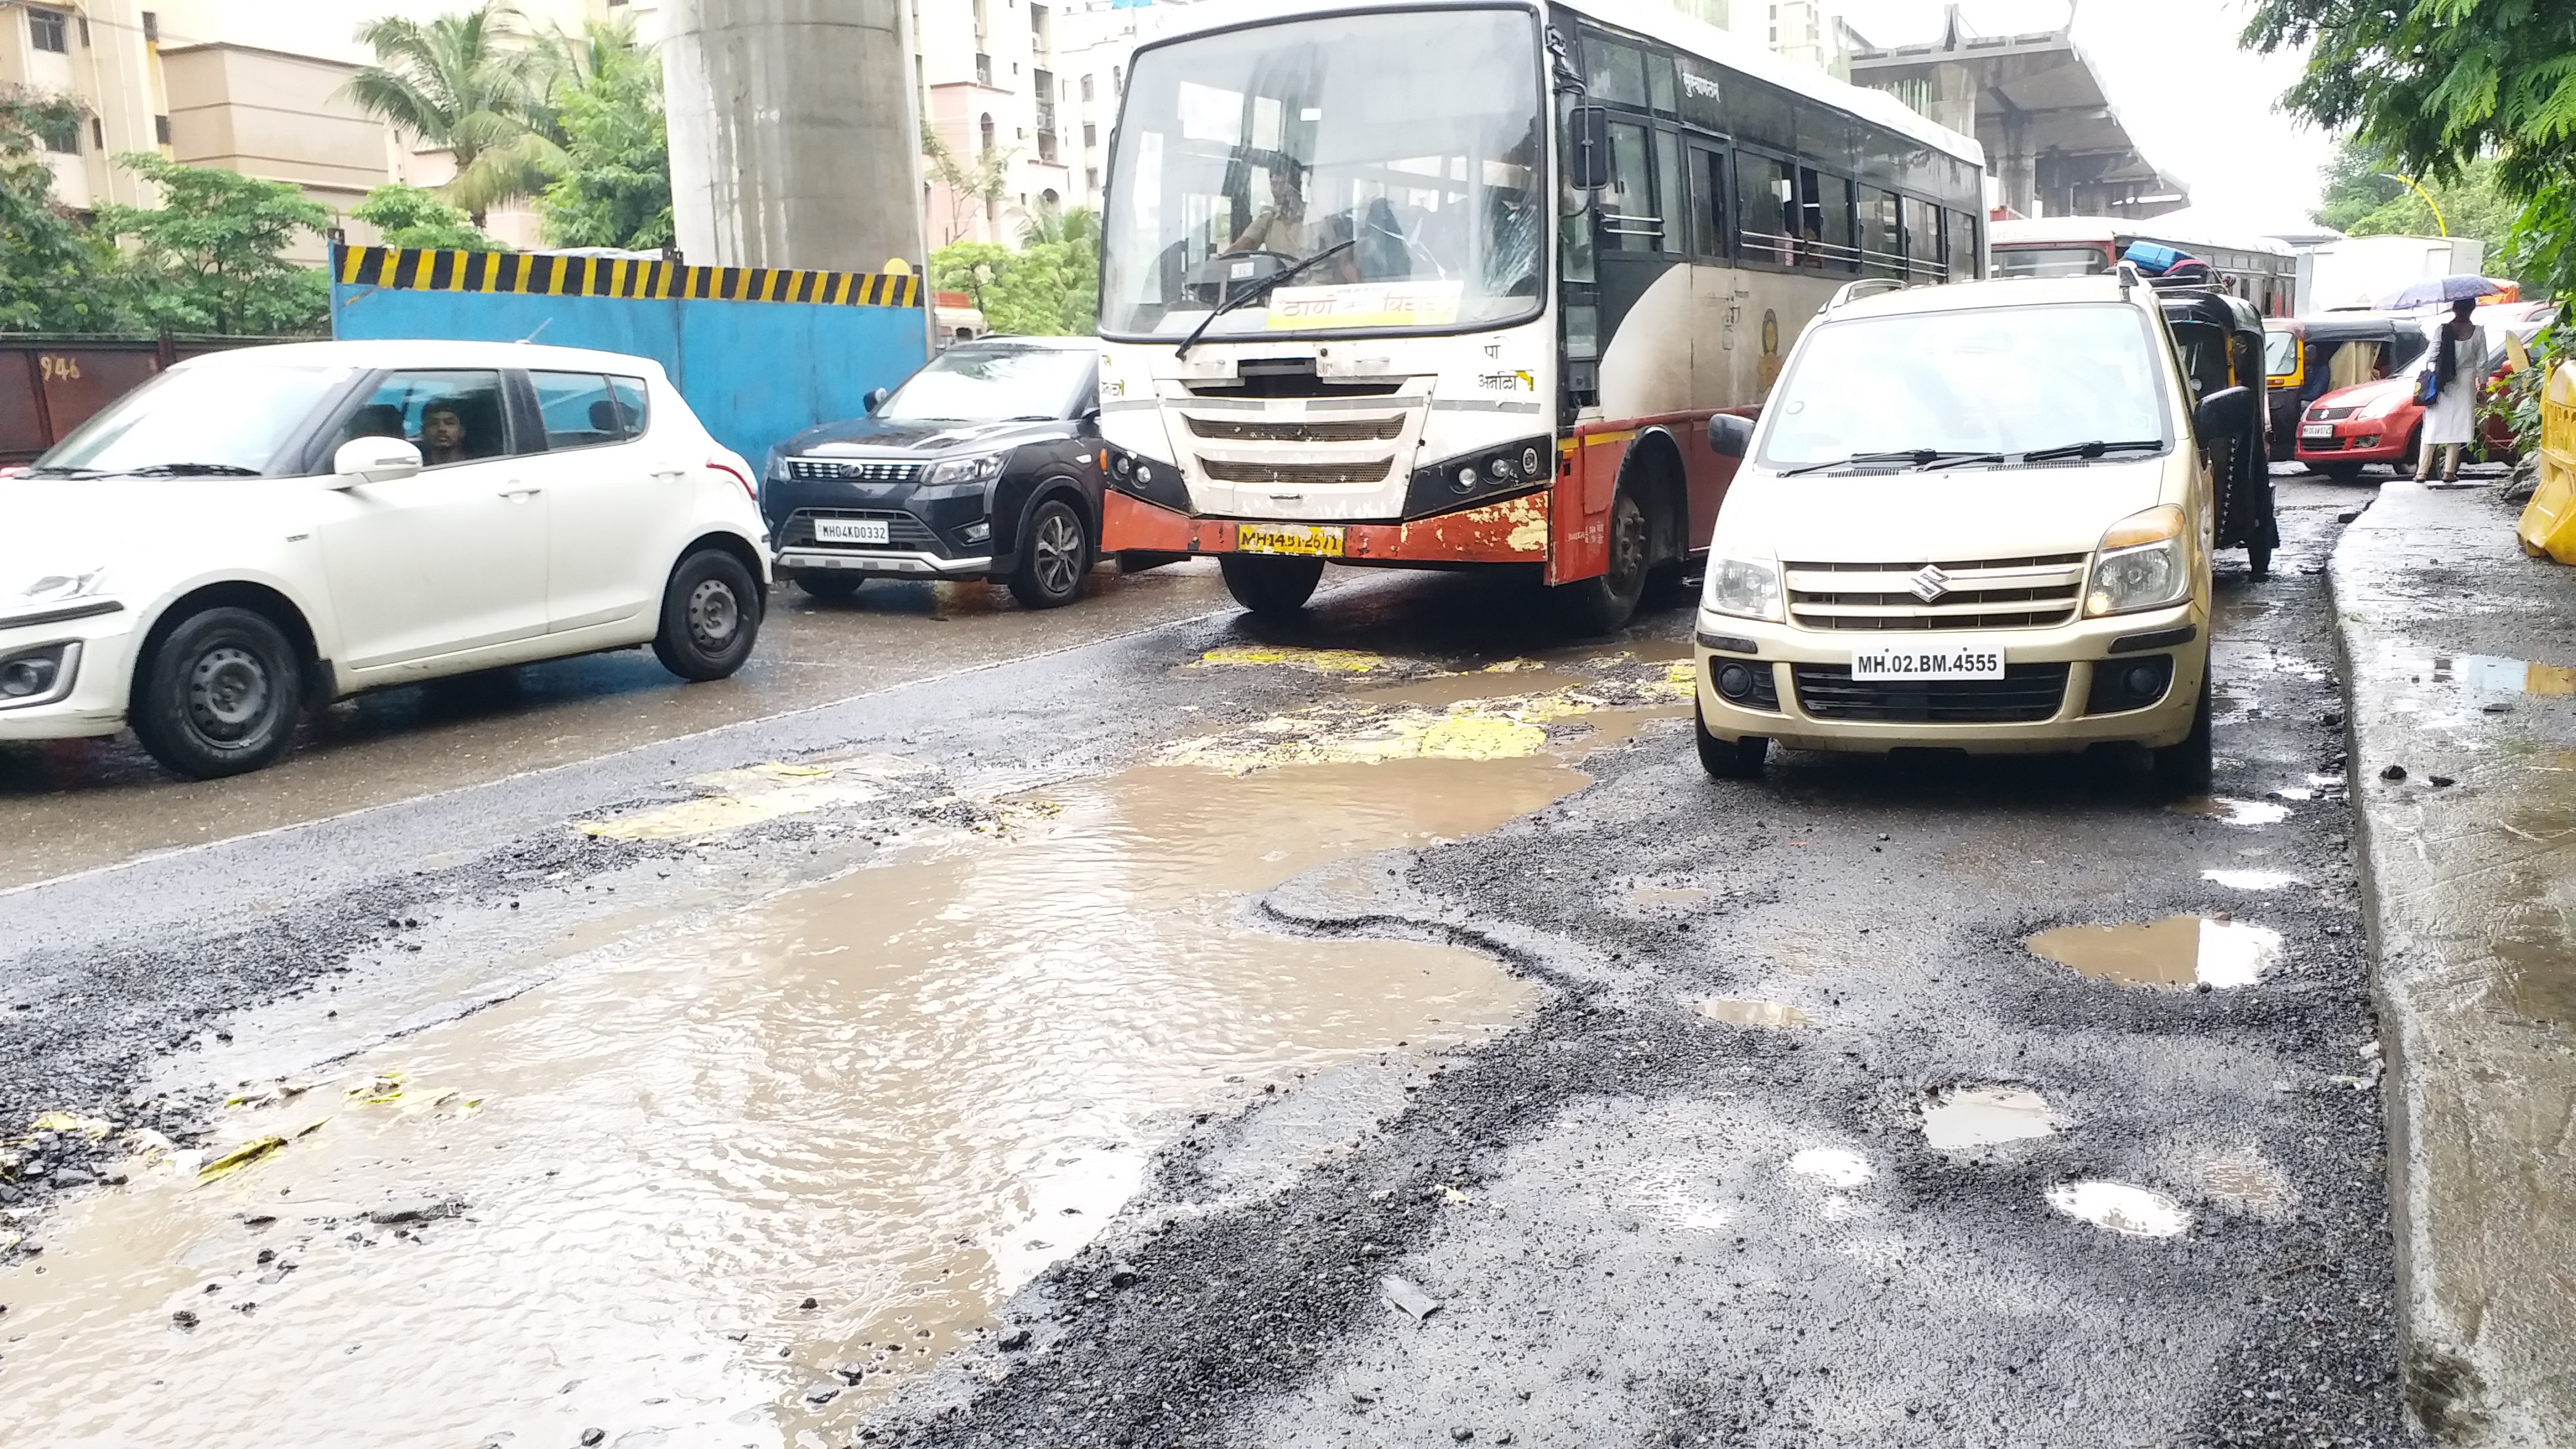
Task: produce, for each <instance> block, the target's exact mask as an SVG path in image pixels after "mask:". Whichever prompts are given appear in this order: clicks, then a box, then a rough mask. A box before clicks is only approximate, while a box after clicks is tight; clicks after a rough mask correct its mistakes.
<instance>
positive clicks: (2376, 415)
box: [2298, 304, 2554, 482]
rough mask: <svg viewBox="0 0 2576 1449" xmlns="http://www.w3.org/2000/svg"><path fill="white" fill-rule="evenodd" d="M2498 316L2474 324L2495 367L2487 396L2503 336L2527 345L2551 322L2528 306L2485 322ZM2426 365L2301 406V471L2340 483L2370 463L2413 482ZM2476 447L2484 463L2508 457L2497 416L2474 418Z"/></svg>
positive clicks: (2501, 368)
mask: <svg viewBox="0 0 2576 1449" xmlns="http://www.w3.org/2000/svg"><path fill="white" fill-rule="evenodd" d="M2504 311H2505V309H2504V308H2502V307H2482V308H2480V309H2479V316H2478V323H2479V325H2480V326H2481V327H2484V328H2485V329H2486V334H2487V339H2486V340H2487V355H2488V356H2490V357H2493V358H2495V359H2496V364H2497V365H2496V370H2495V372H2494V374H2493V375H2492V376H2491V377H2489V379H2488V381H2487V387H2488V388H2489V390H2490V391H2492V390H2493V389H2494V387H2495V386H2496V381H2497V380H2498V379H2500V378H2502V377H2503V376H2504V374H2505V372H2506V369H2507V363H2506V349H2505V337H2506V335H2507V334H2508V333H2511V334H2513V335H2516V336H2519V337H2521V338H2522V339H2523V340H2524V341H2525V342H2526V343H2527V342H2529V341H2530V340H2531V337H2532V336H2533V335H2534V334H2535V333H2537V332H2538V331H2539V330H2540V327H2541V325H2543V324H2544V323H2545V322H2546V321H2547V320H2548V317H2549V316H2552V315H2554V312H2542V311H2538V310H2534V309H2532V308H2531V307H2530V305H2529V304H2522V305H2520V306H2517V307H2516V308H2515V310H2514V312H2513V314H2512V315H2510V316H2503V315H2498V316H2490V315H2489V314H2490V313H2503V312H2504ZM2432 365H2433V353H2432V349H2430V348H2427V349H2425V351H2424V353H2423V354H2422V356H2421V357H2419V358H2418V359H2417V360H2416V361H2415V362H2413V363H2412V364H2410V365H2408V366H2407V367H2406V368H2405V370H2403V371H2401V372H2399V373H2398V374H2397V375H2396V376H2394V377H2383V378H2379V379H2376V380H2374V381H2371V382H2364V383H2356V384H2354V385H2353V386H2351V387H2347V388H2342V389H2338V390H2337V391H2334V392H2330V393H2327V394H2325V395H2324V396H2322V397H2320V398H2318V399H2317V400H2316V401H2315V402H2312V403H2310V404H2308V410H2307V411H2306V412H2305V413H2302V414H2301V415H2300V417H2299V449H2298V459H2299V461H2300V462H2302V463H2305V464H2306V465H2307V466H2308V471H2310V472H2312V473H2323V474H2325V475H2326V476H2327V477H2329V478H2333V479H2336V480H2338V481H2341V482H2350V481H2351V480H2353V479H2355V478H2358V477H2360V476H2361V470H2362V469H2363V468H2365V467H2367V466H2369V465H2370V464H2372V463H2386V464H2388V465H2389V466H2390V467H2392V468H2394V469H2396V470H2397V471H2398V472H2399V473H2401V474H2412V473H2413V472H2414V471H2415V459H2416V455H2417V454H2419V453H2420V452H2422V451H2423V449H2422V444H2423V441H2424V433H2423V423H2424V409H2423V407H2422V406H2421V405H2420V404H2418V403H2417V402H2416V401H2415V386H2416V379H2417V378H2418V377H2419V376H2420V375H2421V374H2422V373H2423V371H2424V370H2425V369H2426V368H2429V367H2431V366H2432ZM2478 446H2479V452H2480V453H2481V454H2482V455H2483V456H2484V457H2486V458H2489V459H2506V460H2510V459H2511V458H2512V457H2513V456H2514V448H2513V429H2512V427H2511V426H2510V425H2508V424H2507V422H2506V421H2505V419H2504V417H2503V415H2502V414H2501V413H2498V412H2496V411H2493V410H2491V409H2490V410H2482V411H2481V413H2480V414H2479V417H2478Z"/></svg>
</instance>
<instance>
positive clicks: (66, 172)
mask: <svg viewBox="0 0 2576 1449" xmlns="http://www.w3.org/2000/svg"><path fill="white" fill-rule="evenodd" d="M158 24H159V17H158V16H157V14H156V13H155V12H154V11H151V10H146V9H144V8H142V7H141V6H140V5H138V4H136V3H135V0H79V3H66V4H48V5H38V4H31V3H27V0H0V91H6V92H8V93H11V94H16V95H23V96H28V97H32V98H38V99H56V98H59V99H63V100H68V101H70V102H71V103H72V105H73V107H74V109H75V111H76V114H75V115H73V116H72V117H71V118H70V119H69V120H68V121H67V122H66V123H65V124H64V125H62V126H60V127H59V128H57V129H56V130H55V132H54V133H53V134H51V135H48V136H46V137H45V138H44V156H45V164H46V165H47V166H48V167H49V168H50V169H51V170H52V171H53V173H54V197H55V199H56V200H57V201H59V202H60V203H61V204H62V205H64V206H67V207H70V208H72V209H73V210H76V211H86V210H88V209H90V208H91V207H94V206H97V205H98V204H99V203H101V202H107V201H114V202H122V203H124V204H127V205H149V204H150V203H151V200H152V197H151V194H150V193H151V188H150V187H148V186H146V185H145V184H143V183H142V182H141V181H140V180H139V179H137V178H136V177H135V176H134V175H133V174H132V173H131V172H128V171H126V170H125V169H123V168H122V167H119V166H117V165H116V164H115V158H116V157H117V156H118V155H120V154H122V153H125V152H128V151H147V152H148V151H158V152H160V153H161V154H163V155H165V156H166V155H171V154H173V152H172V150H171V146H170V124H171V122H170V103H169V99H168V91H167V89H166V88H165V87H164V85H163V78H162V73H161V65H160V60H159V57H158V56H157V54H156V53H155V44H154V42H155V40H156V39H157V35H156V31H157V27H158Z"/></svg>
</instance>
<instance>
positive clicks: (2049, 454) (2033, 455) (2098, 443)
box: [2021, 438, 2165, 463]
mask: <svg viewBox="0 0 2576 1449" xmlns="http://www.w3.org/2000/svg"><path fill="white" fill-rule="evenodd" d="M2164 446H2165V440H2164V439H2162V438H2123V439H2121V440H2120V441H2118V442H2116V443H2106V442H2103V441H2102V440H2101V439H2099V438H2096V439H2094V440H2093V441H2092V442H2089V443H2061V444H2059V445H2058V446H2056V447H2054V448H2033V449H2031V450H2030V451H2029V452H2026V453H2024V454H2022V455H2021V460H2022V461H2023V462H2025V463H2045V462H2047V461H2048V460H2049V459H2051V458H2099V457H2101V456H2102V455H2103V454H2105V453H2132V452H2136V451H2137V450H2138V449H2140V448H2155V449H2162V448H2163V447H2164Z"/></svg>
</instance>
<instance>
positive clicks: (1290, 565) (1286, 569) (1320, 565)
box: [1216, 553, 1324, 614]
mask: <svg viewBox="0 0 2576 1449" xmlns="http://www.w3.org/2000/svg"><path fill="white" fill-rule="evenodd" d="M1216 566H1217V571H1218V572H1220V573H1222V574H1224V575H1225V591H1226V592H1227V593H1229V594H1232V595H1234V601H1235V602H1236V603H1238V604H1241V605H1242V606H1243V607H1244V608H1246V609H1249V610H1251V611H1252V612H1253V613H1256V614H1293V613H1296V612H1297V611H1298V610H1299V609H1302V608H1304V607H1306V600H1307V599H1309V598H1311V597H1313V596H1314V593H1315V584H1316V582H1317V581H1318V580H1320V579H1321V578H1323V576H1324V561H1323V560H1322V559H1319V558H1263V557H1261V556H1259V555H1257V554H1243V553H1228V554H1219V555H1218V556H1217V561H1216Z"/></svg>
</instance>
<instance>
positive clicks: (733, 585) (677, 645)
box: [653, 548, 760, 679]
mask: <svg viewBox="0 0 2576 1449" xmlns="http://www.w3.org/2000/svg"><path fill="white" fill-rule="evenodd" d="M759 635H760V590H759V586H758V585H756V584H754V583H753V582H752V578H751V570H749V569H747V568H744V567H743V566H742V560H741V559H738V558H735V557H734V556H733V555H732V554H730V553H727V552H725V551H724V550H723V549H720V548H702V549H699V550H698V551H697V552H696V553H693V554H691V555H689V556H688V557H687V558H684V559H682V560H680V566H679V567H678V568H675V569H673V570H671V582H670V585H669V587H667V588H665V589H664V590H663V591H662V632H661V633H659V634H656V635H654V636H653V655H654V657H655V658H657V659H659V660H661V661H662V667H663V668H665V669H668V670H670V671H671V672H672V673H673V674H676V675H678V676H680V677H681V678H682V679H722V678H724V677H725V676H727V675H729V674H731V673H733V672H734V671H735V670H737V669H740V668H741V667H742V662H743V661H744V660H746V659H749V658H750V657H751V646H752V643H753V641H754V640H755V639H757V638H758V637H759Z"/></svg>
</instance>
